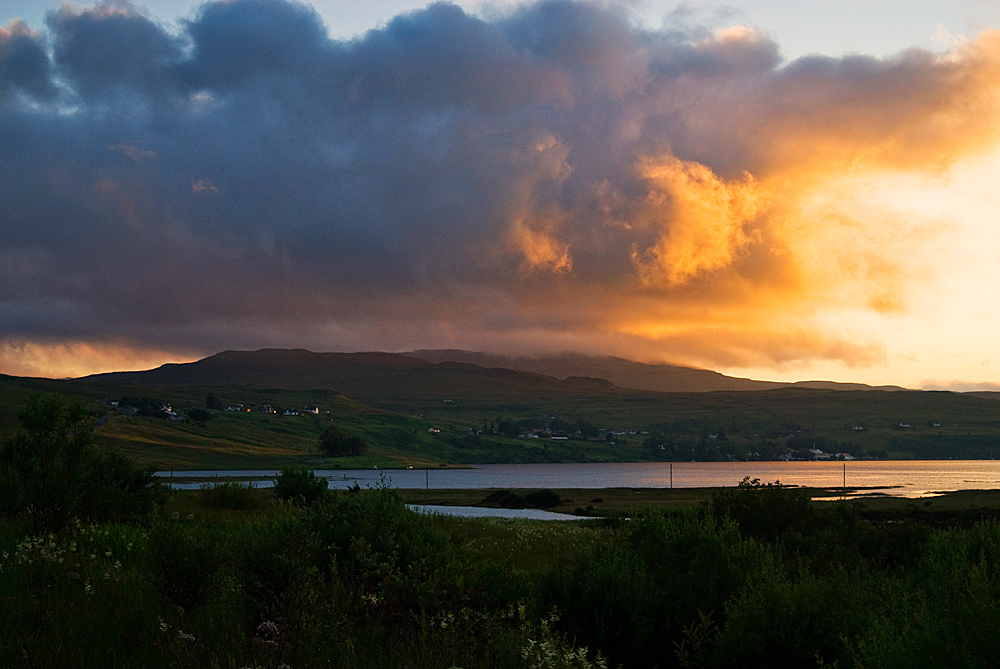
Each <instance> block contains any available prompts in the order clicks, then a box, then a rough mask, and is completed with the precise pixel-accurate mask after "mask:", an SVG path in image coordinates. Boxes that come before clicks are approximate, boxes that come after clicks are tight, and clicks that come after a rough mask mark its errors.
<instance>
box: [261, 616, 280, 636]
mask: <svg viewBox="0 0 1000 669" xmlns="http://www.w3.org/2000/svg"><path fill="white" fill-rule="evenodd" d="M257 633H258V634H260V635H261V636H262V637H264V638H265V639H270V638H273V637H276V636H278V626H277V625H275V624H274V623H273V622H271V621H270V620H265V621H264V622H262V623H261V624H260V625H258V626H257Z"/></svg>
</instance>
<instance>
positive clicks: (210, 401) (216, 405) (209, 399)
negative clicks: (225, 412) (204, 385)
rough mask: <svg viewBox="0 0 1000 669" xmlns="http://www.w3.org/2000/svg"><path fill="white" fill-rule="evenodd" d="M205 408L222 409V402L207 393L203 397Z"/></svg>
mask: <svg viewBox="0 0 1000 669" xmlns="http://www.w3.org/2000/svg"><path fill="white" fill-rule="evenodd" d="M205 408H206V409H215V410H220V409H222V401H221V400H220V399H219V398H218V397H216V396H215V395H213V394H212V393H209V394H208V395H206V396H205Z"/></svg>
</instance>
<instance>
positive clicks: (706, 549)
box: [0, 490, 1000, 669]
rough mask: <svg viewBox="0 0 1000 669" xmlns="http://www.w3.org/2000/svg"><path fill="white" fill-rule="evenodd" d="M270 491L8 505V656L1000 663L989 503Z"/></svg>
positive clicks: (13, 659)
mask: <svg viewBox="0 0 1000 669" xmlns="http://www.w3.org/2000/svg"><path fill="white" fill-rule="evenodd" d="M771 492H773V491H771ZM203 493H204V491H202V492H199V493H197V494H198V495H202V494H203ZM253 493H254V494H255V495H258V498H257V500H258V502H259V503H260V505H261V506H260V507H259V508H258V509H257V510H255V511H252V512H246V511H245V510H240V509H230V510H219V509H216V510H214V512H213V513H211V514H200V515H197V516H194V515H190V516H189V515H183V516H182V515H181V514H179V513H175V512H173V511H172V510H171V509H170V507H165V508H163V509H161V510H160V511H159V512H158V513H157V514H156V515H154V516H153V517H151V518H149V519H148V520H147V521H146V522H143V523H121V522H117V523H110V522H108V523H102V524H92V525H87V524H82V523H79V522H74V523H71V524H70V525H68V526H67V527H65V528H64V529H63V530H62V531H60V532H58V533H53V534H30V533H27V534H26V533H25V531H24V530H23V529H22V527H21V526H16V525H13V524H11V523H10V522H6V523H0V601H2V602H3V603H4V607H5V608H4V615H2V616H0V640H2V643H0V666H40V667H49V666H74V667H139V666H142V667H191V666H199V667H278V666H280V665H282V664H285V665H287V666H291V667H296V668H299V667H319V666H324V667H326V666H331V667H388V666H392V667H412V668H417V669H422V668H441V669H448V668H449V667H496V668H503V669H507V668H511V669H514V668H522V667H562V668H568V667H576V668H580V669H582V668H585V667H601V666H608V667H616V666H623V667H732V666H746V667H754V666H757V667H764V666H827V667H828V666H834V665H836V666H839V667H854V666H863V667H872V668H876V667H885V668H891V667H920V666H957V665H961V666H970V667H989V666H997V665H998V664H1000V642H998V641H997V640H996V638H995V635H994V633H993V631H994V630H995V629H996V628H997V625H1000V567H998V566H997V565H998V564H1000V525H997V524H995V523H992V522H983V523H979V524H976V525H974V526H972V527H970V528H969V529H946V530H937V529H927V528H924V530H922V531H920V532H917V531H911V530H907V529H906V528H907V527H909V526H910V525H912V523H911V522H910V521H901V522H895V523H889V524H885V525H878V524H873V523H871V522H868V521H866V520H864V519H863V518H861V517H859V516H858V515H857V514H856V513H842V512H839V511H833V510H830V511H827V510H819V511H817V513H816V514H810V516H809V517H808V518H807V519H806V520H805V521H804V522H802V523H792V524H789V523H785V524H782V525H781V527H782V528H783V529H782V530H781V531H780V532H774V531H772V530H769V529H767V528H763V527H762V526H761V524H760V513H764V512H766V508H767V502H766V500H765V503H764V504H763V507H760V506H759V505H758V501H756V500H751V501H750V502H748V503H747V504H742V502H741V506H739V508H740V509H742V511H739V513H738V514H737V515H739V514H743V515H742V516H740V518H739V519H733V518H732V517H730V515H729V512H728V511H727V510H725V509H724V508H723V507H725V504H723V503H722V502H720V503H719V504H717V505H715V506H714V507H705V508H703V509H700V510H692V511H686V512H680V513H672V514H667V513H663V512H660V511H656V510H650V511H648V512H645V513H641V514H633V515H632V517H631V518H630V519H629V520H626V519H624V518H622V519H618V520H612V521H607V522H604V523H601V524H597V525H591V524H586V525H582V524H581V525H566V524H552V525H546V524H543V523H538V522H531V521H526V522H522V521H499V520H477V519H455V518H436V517H430V516H420V515H417V514H414V513H412V512H410V511H408V510H407V509H406V507H405V505H403V504H402V502H401V501H400V500H399V499H398V498H397V497H396V495H395V494H394V493H392V492H391V491H388V490H369V491H362V492H360V493H356V494H350V493H331V494H330V495H328V496H326V497H324V498H323V499H320V500H317V501H316V502H315V503H313V504H311V505H310V504H303V503H301V502H299V503H295V504H292V503H284V502H276V501H271V499H270V498H268V497H266V496H263V495H262V493H261V492H260V491H253ZM238 494H244V493H242V492H240V493H238ZM750 494H754V493H753V492H752V491H751V493H750ZM764 495H765V496H767V497H766V499H777V501H776V502H774V503H775V504H776V505H777V508H778V509H785V508H787V505H788V500H787V499H783V498H780V495H779V496H774V495H771V493H770V492H767V491H765V493H764ZM768 495H770V496H768ZM746 509H752V510H753V511H752V513H751V512H749V511H746ZM880 542H881V543H880ZM831 543H833V544H836V545H837V549H836V550H832V549H829V548H824V547H827V546H828V545H829V544H831ZM879 546H881V547H879ZM895 547H908V548H906V549H905V550H907V551H910V552H911V553H912V554H911V555H908V556H907V557H906V559H903V558H902V556H901V553H900V554H898V555H897V554H896V552H899V551H903V548H898V549H897V548H895ZM894 551H895V552H894ZM585 649H586V650H585Z"/></svg>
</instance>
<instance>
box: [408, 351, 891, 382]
mask: <svg viewBox="0 0 1000 669" xmlns="http://www.w3.org/2000/svg"><path fill="white" fill-rule="evenodd" d="M403 355H406V356H412V357H414V358H418V359H420V360H425V361H427V362H433V363H440V362H466V363H471V364H476V365H479V366H481V367H506V368H508V369H516V370H519V371H526V372H535V373H538V374H545V375H546V376H552V377H554V378H557V379H565V378H568V377H570V376H587V377H592V378H600V379H606V380H608V381H610V382H611V383H613V384H614V385H616V386H618V387H620V388H631V389H635V390H651V391H656V392H714V391H731V390H775V389H777V388H814V389H822V390H886V391H897V390H906V389H905V388H902V387H900V386H891V385H885V386H871V385H868V384H865V383H841V382H837V381H815V380H813V381H796V382H781V381H758V380H755V379H746V378H741V377H735V376H726V375H725V374H721V373H719V372H716V371H713V370H709V369H699V368H697V367H686V366H682V365H669V364H650V363H642V362H635V361H632V360H627V359H626V358H619V357H615V356H592V355H584V354H579V353H560V354H555V355H544V356H538V357H527V356H518V357H513V356H505V355H501V354H496V353H480V352H473V351H464V350H461V349H420V350H417V351H410V352H408V353H404V354H403Z"/></svg>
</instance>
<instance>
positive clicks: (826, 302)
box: [0, 0, 1000, 390]
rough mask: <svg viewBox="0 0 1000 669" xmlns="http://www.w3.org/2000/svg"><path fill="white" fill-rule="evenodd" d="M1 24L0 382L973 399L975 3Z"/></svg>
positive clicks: (281, 7)
mask: <svg viewBox="0 0 1000 669" xmlns="http://www.w3.org/2000/svg"><path fill="white" fill-rule="evenodd" d="M0 26H3V27H0V373H5V374H14V375H22V376H51V377H65V376H77V375H82V374H87V373H94V372H100V371H112V370H124V369H145V368H150V367H154V366H156V365H159V364H162V363H164V362H182V361H188V360H193V359H197V358H200V357H204V356H206V355H210V354H212V353H215V352H218V351H221V350H228V349H240V350H252V349H256V348H262V347H282V348H292V347H295V348H307V349H310V350H314V351H358V350H388V351H405V350H412V349H417V348H463V349H470V350H481V351H493V352H499V353H515V354H535V353H552V352H559V351H579V352H584V353H593V354H610V355H618V356H622V357H626V358H630V359H634V360H640V361H644V362H670V363H676V364H685V365H692V366H698V367H705V368H711V369H715V370H718V371H721V372H723V373H727V374H733V375H738V376H748V377H752V378H759V379H772V380H808V379H828V380H835V381H854V382H866V383H872V384H896V385H902V386H907V387H914V388H948V389H955V390H972V389H1000V385H998V382H1000V356H998V355H994V353H995V349H996V342H998V341H1000V315H998V314H997V309H996V305H997V304H998V303H1000V300H998V298H1000V269H998V268H1000V193H998V192H997V188H996V184H997V183H1000V31H997V30H996V28H1000V4H998V3H995V2H992V1H989V2H987V1H985V0H966V1H964V2H961V1H960V2H955V1H952V2H947V3H946V2H936V1H930V0H915V1H910V2H890V1H878V0H868V1H863V0H843V1H841V2H825V1H817V2H810V3H802V2H786V1H784V0H781V1H778V0H775V1H771V2H765V1H761V2H746V1H740V2H731V3H729V4H727V5H712V4H707V3H686V4H676V3H666V2H645V3H643V2H627V3H616V2H606V3H586V2H565V1H557V2H553V1H547V2H533V3H526V4H520V3H509V2H497V3H471V2H470V3H463V4H448V3H439V4H433V5H423V4H419V3H415V2H408V1H407V0H387V1H384V2H379V1H377V0H376V1H373V2H369V3H356V2H341V1H340V0H326V1H324V2H319V3H317V4H315V5H308V4H301V3H294V2H286V1H285V0H229V1H227V2H208V3H205V4H190V3H187V2H171V1H169V0H158V1H157V2H152V3H150V4H148V5H134V4H130V3H128V2H124V1H120V2H106V3H102V4H98V5H75V4H63V5H56V4H51V3H41V2H38V1H36V0H13V1H9V2H5V3H4V5H3V7H2V8H0ZM994 358H996V359H995V360H994Z"/></svg>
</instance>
